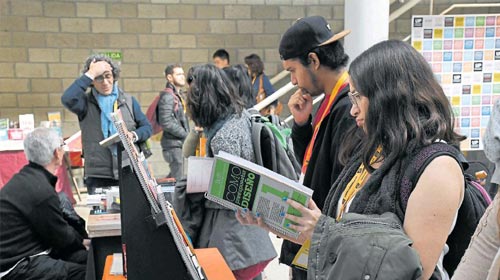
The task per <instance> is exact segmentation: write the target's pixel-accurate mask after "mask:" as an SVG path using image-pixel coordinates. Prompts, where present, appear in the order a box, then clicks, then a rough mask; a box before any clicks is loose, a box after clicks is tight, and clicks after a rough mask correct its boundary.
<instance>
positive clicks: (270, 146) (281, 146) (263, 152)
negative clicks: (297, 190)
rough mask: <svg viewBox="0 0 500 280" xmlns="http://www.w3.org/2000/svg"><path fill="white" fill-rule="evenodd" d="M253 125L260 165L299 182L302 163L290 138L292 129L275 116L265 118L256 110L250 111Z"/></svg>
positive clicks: (256, 157) (256, 156) (257, 161)
mask: <svg viewBox="0 0 500 280" xmlns="http://www.w3.org/2000/svg"><path fill="white" fill-rule="evenodd" d="M248 112H249V113H250V115H251V117H250V122H251V124H252V145H253V148H254V151H255V160H256V162H255V163H257V164H258V165H260V166H264V167H265V168H267V169H269V170H272V171H274V172H276V173H279V174H281V175H283V176H285V177H287V178H289V179H292V180H295V181H297V180H298V179H299V176H300V163H299V161H298V160H297V159H296V158H295V153H294V151H293V144H292V140H291V138H290V134H291V129H290V128H288V127H285V126H284V125H282V123H281V122H280V120H279V118H278V117H277V116H274V115H270V116H267V117H263V116H261V115H260V113H259V112H258V111H257V110H255V109H248Z"/></svg>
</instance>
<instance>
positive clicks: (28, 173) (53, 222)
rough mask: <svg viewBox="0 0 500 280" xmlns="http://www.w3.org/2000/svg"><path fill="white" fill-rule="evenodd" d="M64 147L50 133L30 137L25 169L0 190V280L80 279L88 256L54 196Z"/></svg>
mask: <svg viewBox="0 0 500 280" xmlns="http://www.w3.org/2000/svg"><path fill="white" fill-rule="evenodd" d="M63 146H64V143H63V141H62V139H61V138H60V137H59V135H58V134H57V132H56V131H55V130H52V129H50V128H37V129H35V130H34V131H33V132H31V133H29V134H28V135H27V136H26V139H24V153H25V154H26V158H27V159H28V161H29V163H28V164H27V165H26V166H24V167H23V168H22V169H21V171H19V173H17V174H15V175H14V177H12V179H11V180H10V181H9V182H7V184H6V185H5V186H4V187H3V188H2V189H1V190H0V217H1V219H0V278H1V279H4V280H10V279H85V270H86V265H85V264H86V262H87V250H86V249H85V246H84V245H83V243H82V242H83V239H82V237H81V236H80V235H79V233H78V232H76V230H75V229H74V228H73V227H71V226H70V225H69V224H68V223H67V222H66V220H65V219H64V217H63V213H62V211H61V208H60V202H59V197H58V195H57V193H56V191H55V185H56V182H57V177H56V176H55V175H54V174H55V172H56V170H57V168H58V167H59V166H60V165H61V162H62V160H63V156H64V149H63Z"/></svg>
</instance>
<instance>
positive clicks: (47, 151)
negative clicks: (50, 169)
mask: <svg viewBox="0 0 500 280" xmlns="http://www.w3.org/2000/svg"><path fill="white" fill-rule="evenodd" d="M61 141H62V140H61V137H60V136H59V134H58V133H57V132H56V131H55V130H54V129H51V128H45V127H38V128H35V130H33V131H32V132H30V133H28V135H26V138H25V139H24V153H25V154H26V158H27V159H28V160H29V161H31V162H34V163H36V164H39V165H42V166H45V165H47V164H49V163H50V162H51V161H52V159H53V158H54V151H55V150H56V149H57V148H59V147H61V144H62V143H61Z"/></svg>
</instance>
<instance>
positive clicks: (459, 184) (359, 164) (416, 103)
mask: <svg viewBox="0 0 500 280" xmlns="http://www.w3.org/2000/svg"><path fill="white" fill-rule="evenodd" d="M348 82H349V91H350V93H349V97H350V100H351V101H352V105H351V110H350V113H351V115H352V116H353V117H354V118H355V120H356V125H357V126H356V127H354V128H353V129H352V130H350V131H347V132H346V135H349V137H346V138H345V139H344V141H343V142H342V145H341V151H340V156H341V159H342V162H344V163H345V168H344V170H343V171H342V173H341V174H340V175H339V177H338V179H337V180H336V181H335V183H334V184H333V186H332V188H331V189H330V192H329V193H328V195H327V198H326V201H325V204H324V207H323V209H322V210H320V209H319V208H318V207H317V206H316V204H315V203H314V201H311V202H310V203H309V205H308V206H307V207H303V206H301V205H300V204H298V203H296V202H294V201H292V200H288V203H289V204H290V205H291V206H292V207H294V208H296V209H297V210H298V211H299V212H300V213H301V215H302V217H299V216H294V215H288V214H287V215H285V217H286V218H289V219H290V220H291V221H293V222H294V223H296V224H295V225H290V228H292V229H294V230H297V231H299V232H301V235H300V239H298V240H293V241H294V242H297V243H303V242H304V241H305V240H307V239H310V240H311V247H310V250H309V261H314V260H318V261H321V260H326V259H328V258H329V256H331V254H332V252H329V251H328V248H331V247H333V246H335V245H333V244H332V242H333V241H332V240H333V238H330V237H333V236H335V232H334V231H330V228H331V227H330V226H331V225H332V224H334V223H337V221H339V220H341V219H342V217H343V215H344V214H346V213H357V214H363V215H372V214H373V215H380V214H383V213H386V212H391V213H394V214H395V215H396V216H397V217H398V219H399V220H400V221H402V223H403V228H404V231H405V233H406V234H407V235H408V237H409V238H410V239H411V240H412V241H413V244H412V248H413V249H415V250H416V251H417V252H418V255H419V257H420V262H421V264H422V267H423V275H422V277H421V278H419V279H449V275H448V273H447V271H446V270H445V269H444V267H443V258H444V257H445V255H446V253H447V252H448V249H449V248H448V245H447V244H446V242H447V239H448V236H449V234H450V233H451V232H452V231H453V229H454V227H455V223H456V221H457V215H458V209H459V208H460V205H461V203H462V201H463V197H464V183H465V182H464V181H465V180H464V175H463V173H462V169H461V168H462V167H461V165H460V162H459V160H460V159H459V156H455V154H454V153H453V152H452V151H454V150H455V148H456V147H458V145H459V142H460V141H462V140H464V139H465V137H463V136H461V135H459V134H457V133H455V132H454V118H453V112H452V110H451V104H450V102H449V100H448V98H447V97H446V96H445V94H444V92H443V89H442V88H441V86H440V85H439V83H438V82H437V80H436V79H435V77H434V73H433V72H432V69H431V67H430V65H429V64H428V63H427V61H425V59H424V57H423V56H422V55H421V54H420V53H418V52H417V51H416V50H415V49H414V48H413V47H412V46H411V45H409V44H407V43H405V42H402V41H399V40H388V41H383V42H380V43H378V44H375V45H374V46H372V47H371V48H369V49H368V50H366V51H365V52H363V53H362V54H361V55H359V56H358V57H357V58H356V59H355V60H354V61H353V62H352V63H351V65H350V68H349V79H348ZM356 138H358V139H360V142H359V141H355V139H356ZM443 143H448V145H451V146H454V147H449V146H447V145H442V144H443ZM436 144H438V145H437V146H436ZM429 147H430V148H432V149H428V148H429ZM442 147H447V148H446V149H443V148H442ZM421 151H423V152H424V153H425V154H424V153H420V152H421ZM441 151H446V152H447V153H446V155H443V154H442V153H440V152H441ZM457 152H458V150H457ZM432 154H435V155H437V156H436V157H432V156H431V155H432ZM425 159H428V160H425ZM414 162H417V163H414ZM408 168H413V169H415V170H417V171H418V172H421V174H420V177H417V179H416V181H415V182H413V181H410V179H411V178H410V179H408V178H406V177H405V175H406V174H407V173H406V171H407V170H408ZM405 178H406V179H405ZM250 216H251V215H247V218H246V220H243V219H241V221H242V222H244V223H257V221H255V220H254V219H252V217H250ZM259 224H262V223H259ZM332 228H333V226H332ZM320 240H321V241H322V242H320ZM319 245H320V246H319ZM346 245H347V246H349V245H348V244H346ZM353 261H357V260H353ZM348 265H349V264H346V266H348ZM333 266H334V265H333V264H326V262H325V266H322V265H321V264H319V265H318V263H314V264H311V263H309V268H310V270H309V271H308V274H311V275H309V276H310V277H311V276H312V278H314V277H315V276H314V275H321V274H325V273H328V271H329V268H330V267H333ZM393 269H397V267H393ZM312 278H311V279H312Z"/></svg>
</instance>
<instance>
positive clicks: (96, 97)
mask: <svg viewBox="0 0 500 280" xmlns="http://www.w3.org/2000/svg"><path fill="white" fill-rule="evenodd" d="M119 75H120V69H119V67H118V65H117V64H115V63H114V62H113V61H112V60H111V59H110V58H109V57H107V56H103V55H91V56H90V57H88V58H87V60H86V61H85V65H84V68H83V75H82V76H80V77H79V78H77V79H76V80H75V81H74V82H73V84H71V86H69V88H67V89H66V91H65V92H64V94H63V96H62V97H61V101H62V104H63V105H64V106H65V107H66V108H67V109H68V110H70V111H71V112H73V113H75V114H76V115H77V116H78V122H79V124H80V129H81V130H82V146H83V156H84V158H85V185H86V186H87V190H88V192H89V193H90V194H93V193H94V192H95V189H96V188H97V187H106V186H117V185H118V160H117V145H116V144H112V145H110V146H108V147H102V146H101V145H99V142H100V141H102V140H104V139H106V138H108V137H110V136H112V135H113V134H115V133H116V128H115V126H114V124H113V121H112V120H111V116H110V114H111V113H113V112H115V111H116V110H118V109H120V111H121V113H122V117H123V121H124V122H125V125H126V127H127V129H128V130H129V132H130V133H129V135H128V136H129V138H130V140H131V141H132V142H134V143H142V142H145V141H146V140H147V139H148V138H149V137H150V136H151V133H152V128H151V124H150V123H149V121H148V120H147V118H146V116H145V115H144V113H143V112H142V111H141V107H140V105H139V103H138V102H137V100H136V99H135V98H134V97H133V96H131V95H129V94H127V93H124V92H123V91H122V90H121V89H120V88H119V87H118V77H119Z"/></svg>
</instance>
